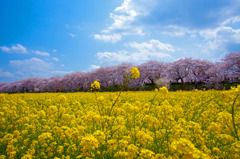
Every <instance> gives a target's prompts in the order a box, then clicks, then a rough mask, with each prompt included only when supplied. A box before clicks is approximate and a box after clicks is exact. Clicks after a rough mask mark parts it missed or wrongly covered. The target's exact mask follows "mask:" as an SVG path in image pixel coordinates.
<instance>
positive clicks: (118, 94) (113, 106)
mask: <svg viewBox="0 0 240 159" xmlns="http://www.w3.org/2000/svg"><path fill="white" fill-rule="evenodd" d="M121 93H122V91H120V92H119V94H118V96H117V99H116V100H115V101H114V103H113V105H112V107H111V109H110V112H109V115H108V116H111V113H112V110H113V107H114V106H115V104H116V103H117V101H118V98H119V97H120V95H121Z"/></svg>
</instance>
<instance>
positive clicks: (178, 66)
mask: <svg viewBox="0 0 240 159" xmlns="http://www.w3.org/2000/svg"><path fill="white" fill-rule="evenodd" d="M190 60H191V59H189V58H185V59H180V60H177V61H174V62H173V63H171V64H170V66H169V67H168V76H169V78H170V79H171V80H173V81H175V82H179V81H180V82H181V83H182V84H183V83H184V82H186V81H185V80H186V79H187V77H188V75H189V74H190V70H191V69H190V62H189V61H190Z"/></svg>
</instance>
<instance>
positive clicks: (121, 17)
mask: <svg viewBox="0 0 240 159" xmlns="http://www.w3.org/2000/svg"><path fill="white" fill-rule="evenodd" d="M154 2H155V0H139V1H137V2H135V1H134V0H124V2H123V3H122V5H121V6H120V7H117V8H116V9H115V10H114V12H112V13H110V18H111V19H113V23H112V24H111V25H110V26H109V27H108V28H107V29H105V30H102V31H101V32H102V33H103V34H102V35H100V34H95V35H94V38H95V39H100V40H104V41H105V42H113V43H114V42H117V41H120V40H121V37H122V36H126V35H140V36H142V35H145V33H144V32H143V25H142V24H140V23H138V22H139V18H141V17H145V16H147V15H148V14H149V12H150V11H151V9H152V8H153V6H154V4H155V3H154ZM116 35H117V37H116ZM112 39H115V40H112Z"/></svg>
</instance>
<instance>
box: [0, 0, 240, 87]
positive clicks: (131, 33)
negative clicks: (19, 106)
mask: <svg viewBox="0 0 240 159" xmlns="http://www.w3.org/2000/svg"><path fill="white" fill-rule="evenodd" d="M0 21H1V22H0V82H14V81H17V80H21V79H25V78H29V77H44V78H47V77H51V76H56V75H60V76H62V75H64V74H66V73H71V72H75V71H91V70H93V69H96V68H99V67H101V66H110V65H117V64H120V63H123V62H126V63H133V64H136V65H137V64H141V63H143V62H146V61H148V60H157V61H162V62H172V61H174V60H177V59H180V58H185V57H192V58H195V59H204V60H210V61H218V60H219V59H221V57H223V56H224V55H225V54H227V53H230V52H239V51H240V1H239V0H167V1H166V0H101V1H100V0H41V1H36V0H22V1H19V0H0Z"/></svg>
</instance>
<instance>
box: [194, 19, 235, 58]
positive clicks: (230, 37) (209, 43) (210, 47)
mask: <svg viewBox="0 0 240 159" xmlns="http://www.w3.org/2000/svg"><path fill="white" fill-rule="evenodd" d="M236 19H237V18H231V19H230V20H226V21H225V22H224V23H223V24H224V25H222V26H220V27H217V28H214V29H206V30H202V31H200V33H199V34H200V35H201V36H202V37H203V38H204V39H205V40H206V42H205V43H203V44H202V52H206V53H210V52H214V51H215V52H216V51H221V52H227V51H228V50H227V49H228V46H229V45H232V44H240V29H234V28H233V27H231V26H227V25H228V24H229V23H233V22H234V23H237V22H240V21H238V20H236ZM227 22H228V23H227ZM239 24H240V23H239Z"/></svg>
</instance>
